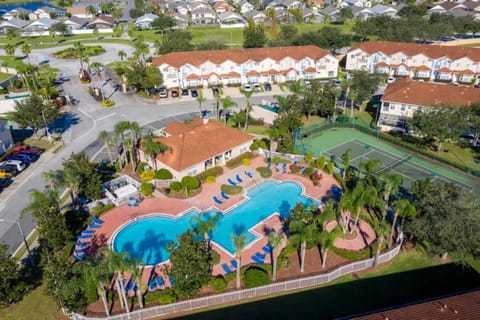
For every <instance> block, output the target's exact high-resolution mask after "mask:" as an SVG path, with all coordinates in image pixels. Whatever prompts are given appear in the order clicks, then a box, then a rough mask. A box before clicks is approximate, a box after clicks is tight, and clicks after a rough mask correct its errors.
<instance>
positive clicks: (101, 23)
mask: <svg viewBox="0 0 480 320" xmlns="http://www.w3.org/2000/svg"><path fill="white" fill-rule="evenodd" d="M114 26H115V18H114V17H111V16H98V17H96V18H95V19H94V20H93V21H92V22H90V23H89V24H88V25H87V28H88V29H95V28H97V29H109V28H113V27H114Z"/></svg>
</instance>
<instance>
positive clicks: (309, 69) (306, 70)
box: [303, 67, 316, 72]
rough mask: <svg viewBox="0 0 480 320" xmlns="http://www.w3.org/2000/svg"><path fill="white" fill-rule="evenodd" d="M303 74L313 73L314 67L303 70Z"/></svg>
mask: <svg viewBox="0 0 480 320" xmlns="http://www.w3.org/2000/svg"><path fill="white" fill-rule="evenodd" d="M303 71H305V72H315V71H316V70H315V68H314V67H308V68H305V70H303Z"/></svg>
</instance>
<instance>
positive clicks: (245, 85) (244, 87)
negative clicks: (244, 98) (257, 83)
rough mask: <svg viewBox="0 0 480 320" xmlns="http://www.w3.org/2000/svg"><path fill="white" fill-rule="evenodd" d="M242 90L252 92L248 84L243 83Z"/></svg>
mask: <svg viewBox="0 0 480 320" xmlns="http://www.w3.org/2000/svg"><path fill="white" fill-rule="evenodd" d="M243 90H245V91H247V92H249V91H252V86H251V85H249V84H248V83H245V84H244V85H243Z"/></svg>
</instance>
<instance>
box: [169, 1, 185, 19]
mask: <svg viewBox="0 0 480 320" xmlns="http://www.w3.org/2000/svg"><path fill="white" fill-rule="evenodd" d="M188 8H189V5H188V4H187V3H186V2H185V1H172V2H168V3H167V9H168V10H169V11H170V12H178V13H180V14H181V15H184V16H186V15H188Z"/></svg>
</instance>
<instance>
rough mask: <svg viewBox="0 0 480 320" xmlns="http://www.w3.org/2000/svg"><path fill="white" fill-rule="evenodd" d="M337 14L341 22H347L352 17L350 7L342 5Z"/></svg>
mask: <svg viewBox="0 0 480 320" xmlns="http://www.w3.org/2000/svg"><path fill="white" fill-rule="evenodd" d="M338 16H339V18H340V20H341V21H342V23H343V24H345V23H347V21H348V20H350V19H353V11H352V8H350V7H342V8H341V9H340V11H339V13H338Z"/></svg>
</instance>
